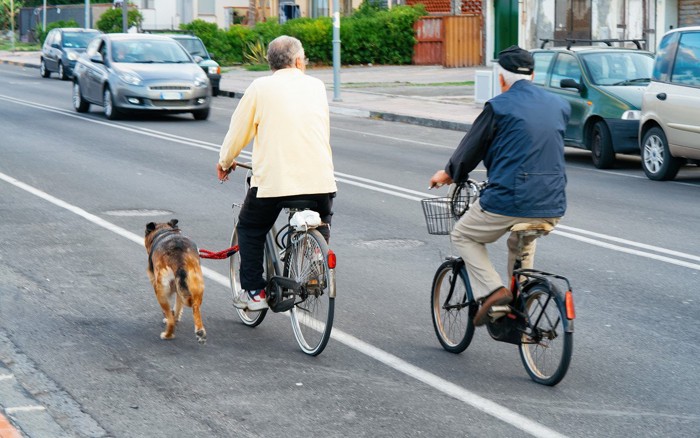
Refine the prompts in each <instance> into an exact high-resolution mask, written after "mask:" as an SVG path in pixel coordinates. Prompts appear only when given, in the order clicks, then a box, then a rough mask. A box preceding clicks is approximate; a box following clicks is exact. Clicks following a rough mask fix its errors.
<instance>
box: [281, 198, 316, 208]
mask: <svg viewBox="0 0 700 438" xmlns="http://www.w3.org/2000/svg"><path fill="white" fill-rule="evenodd" d="M277 206H278V207H280V208H291V209H292V210H306V209H309V210H313V209H315V208H316V207H317V206H318V202H316V201H309V200H306V199H298V200H289V201H282V202H280V203H279V204H277Z"/></svg>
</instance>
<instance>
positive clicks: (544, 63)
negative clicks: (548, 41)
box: [532, 52, 554, 85]
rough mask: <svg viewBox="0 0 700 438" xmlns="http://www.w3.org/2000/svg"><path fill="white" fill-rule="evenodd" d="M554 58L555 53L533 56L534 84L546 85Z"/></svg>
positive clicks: (541, 53)
mask: <svg viewBox="0 0 700 438" xmlns="http://www.w3.org/2000/svg"><path fill="white" fill-rule="evenodd" d="M553 57H554V52H540V53H535V54H534V55H533V58H535V78H534V79H533V80H532V82H533V83H534V84H537V85H544V84H545V81H546V80H547V70H549V66H550V65H551V64H552V58H553Z"/></svg>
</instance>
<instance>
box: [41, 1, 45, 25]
mask: <svg viewBox="0 0 700 438" xmlns="http://www.w3.org/2000/svg"><path fill="white" fill-rule="evenodd" d="M42 26H43V27H42V28H41V30H42V31H44V32H46V0H44V20H43V21H42Z"/></svg>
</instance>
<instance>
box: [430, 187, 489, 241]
mask: <svg viewBox="0 0 700 438" xmlns="http://www.w3.org/2000/svg"><path fill="white" fill-rule="evenodd" d="M485 186H486V182H485V181H484V182H477V181H474V180H471V179H470V180H468V181H467V183H466V184H464V183H462V184H457V185H456V186H454V187H452V188H451V190H450V194H449V196H445V197H438V198H426V199H422V200H421V205H422V206H423V214H424V215H425V223H426V225H427V226H428V234H435V235H443V236H444V235H448V234H450V233H451V232H452V228H454V225H455V223H456V222H457V220H458V219H459V218H460V217H461V216H462V215H463V214H464V213H466V212H467V210H469V207H471V205H472V204H473V203H474V202H475V201H476V199H477V198H478V197H479V194H480V193H481V190H482V189H483V188H484V187H485Z"/></svg>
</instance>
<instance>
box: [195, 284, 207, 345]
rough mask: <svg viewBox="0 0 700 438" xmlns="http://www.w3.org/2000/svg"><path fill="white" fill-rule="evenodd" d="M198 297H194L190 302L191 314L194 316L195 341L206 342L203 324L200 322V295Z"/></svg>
mask: <svg viewBox="0 0 700 438" xmlns="http://www.w3.org/2000/svg"><path fill="white" fill-rule="evenodd" d="M199 297H200V299H196V298H195V299H194V303H192V316H193V317H194V334H195V335H196V336H197V342H199V343H200V344H206V343H207V331H206V330H205V329H204V324H202V314H201V311H200V308H199V307H200V305H201V304H202V300H201V295H200V296H199Z"/></svg>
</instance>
